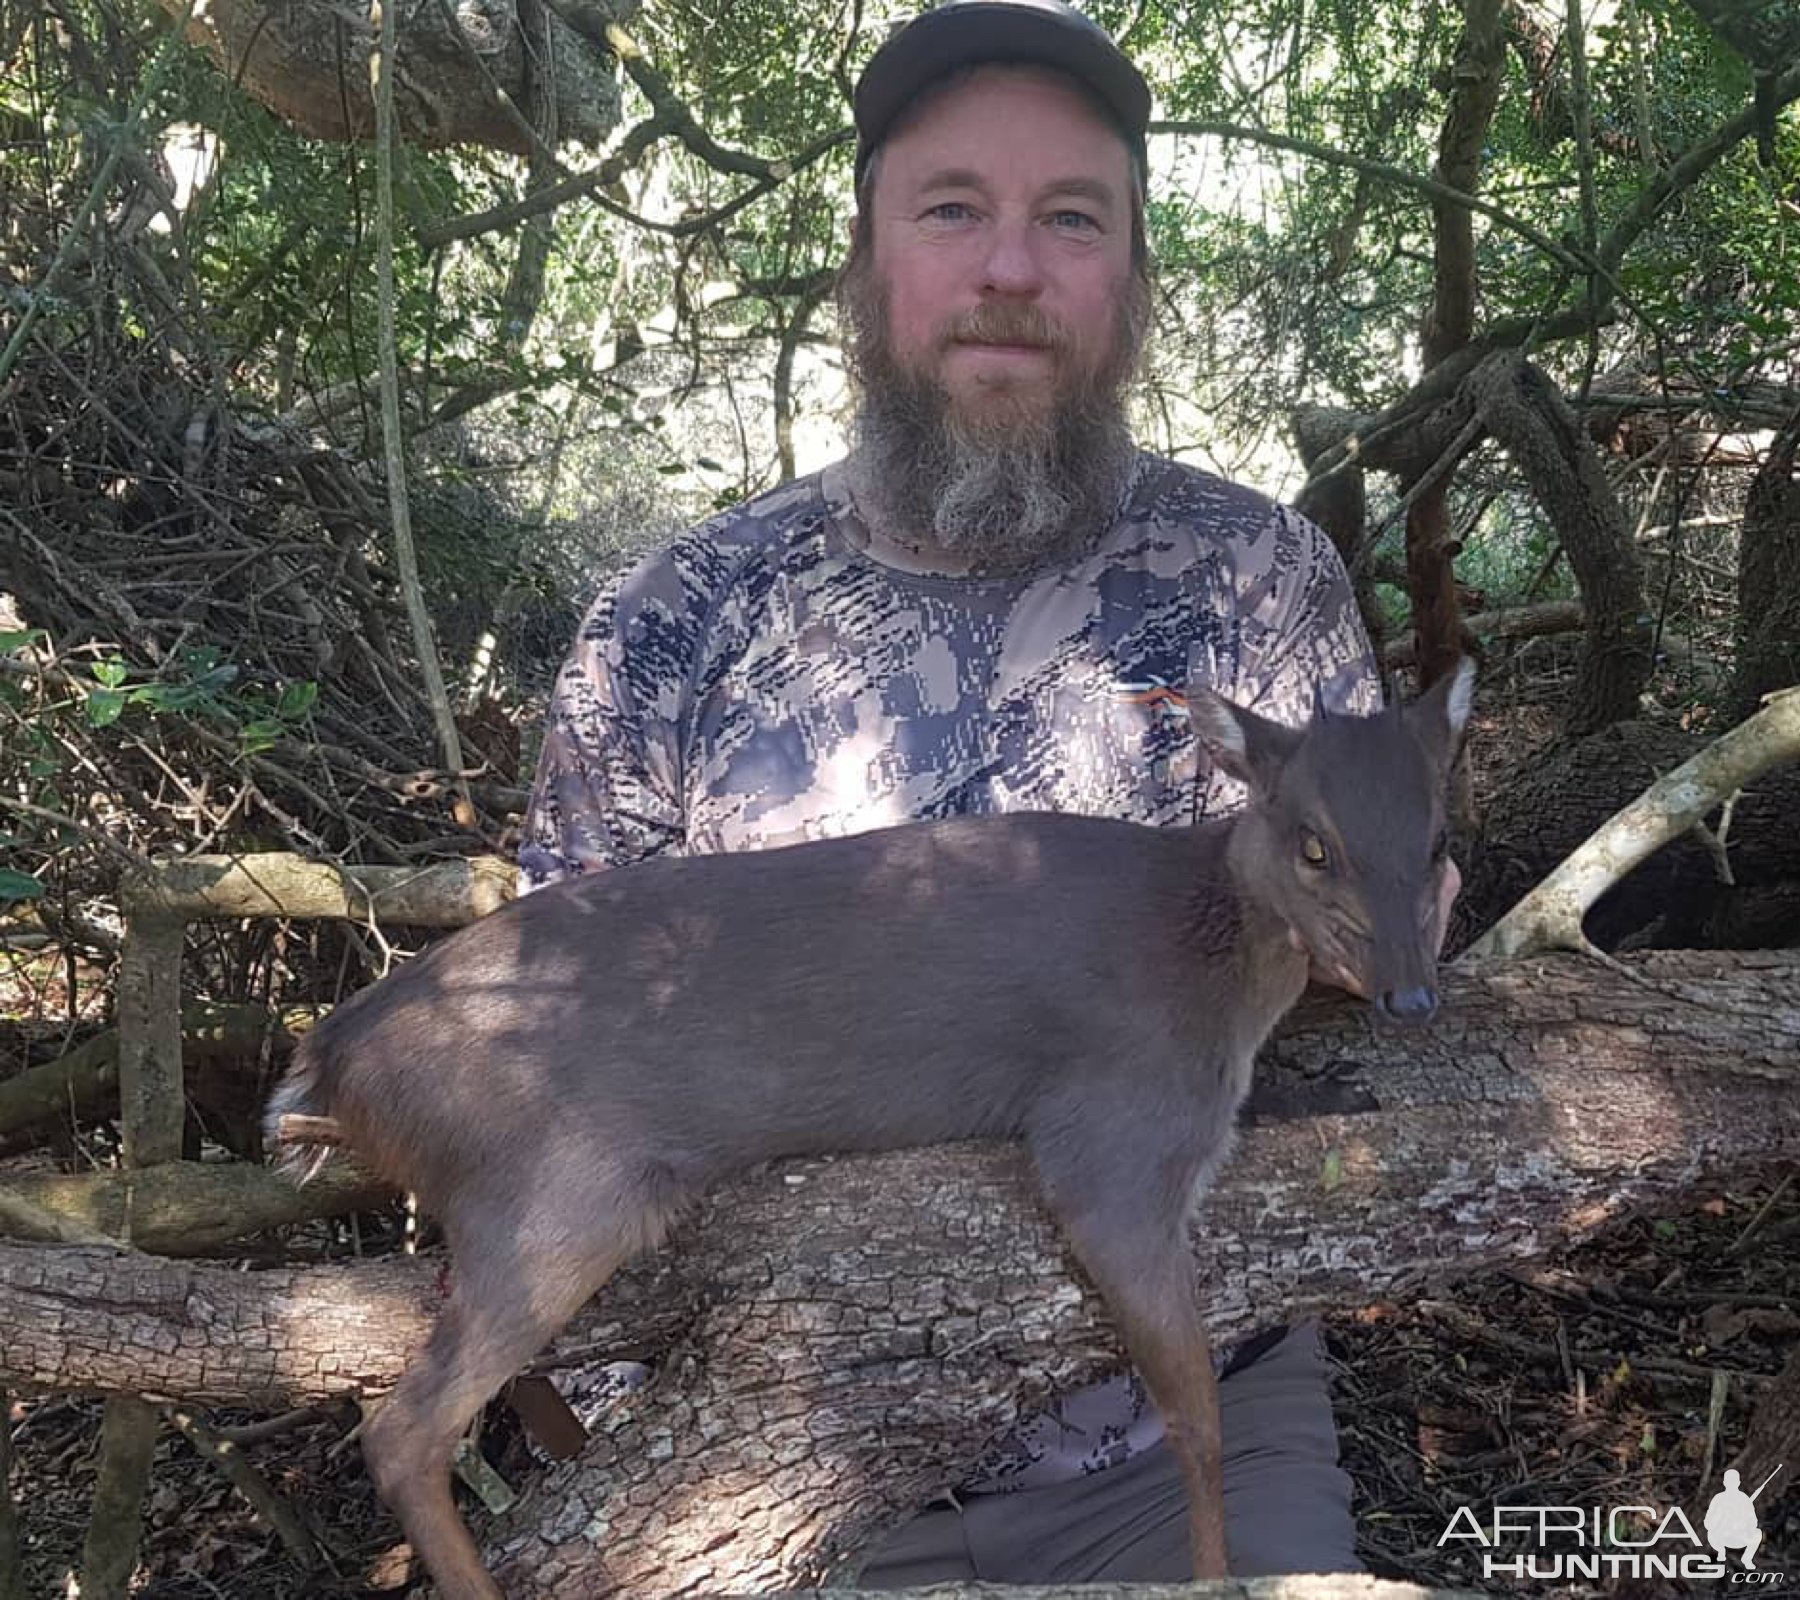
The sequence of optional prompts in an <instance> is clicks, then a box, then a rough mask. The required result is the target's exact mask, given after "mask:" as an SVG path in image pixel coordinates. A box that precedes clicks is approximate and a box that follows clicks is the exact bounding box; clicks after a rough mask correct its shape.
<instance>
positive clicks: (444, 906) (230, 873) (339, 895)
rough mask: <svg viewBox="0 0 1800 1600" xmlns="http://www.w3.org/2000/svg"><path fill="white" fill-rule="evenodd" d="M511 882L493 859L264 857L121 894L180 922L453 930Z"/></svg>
mask: <svg viewBox="0 0 1800 1600" xmlns="http://www.w3.org/2000/svg"><path fill="white" fill-rule="evenodd" d="M517 877H518V873H517V870H516V869H515V868H514V867H512V866H511V865H510V864H509V863H507V862H505V861H502V860H500V859H499V858H498V857H495V856H481V857H476V858H472V859H469V860H465V861H437V862H433V863H431V864H430V865H429V866H423V867H345V866H337V865H335V864H334V863H332V862H329V861H319V860H316V859H314V858H312V857H308V856H304V855H294V854H290V853H288V852H285V851H271V852H269V853H267V854H256V855H235V856H187V857H184V858H183V859H181V860H179V861H166V862H161V863H159V864H158V866H157V869H156V871H155V872H153V873H146V874H144V875H143V876H142V877H141V878H138V879H135V880H133V881H132V882H131V883H130V884H129V886H128V888H129V892H130V894H131V895H132V896H135V897H138V898H142V899H144V900H148V901H151V902H153V903H154V904H156V905H157V906H159V907H161V908H163V909H166V910H168V911H171V912H179V913H180V914H181V915H182V916H184V917H223V918H226V919H235V918H238V917H342V918H346V919H347V920H349V921H352V922H375V921H380V922H386V923H399V924H402V925H404V926H407V927H418V928H460V927H461V926H462V925H463V924H464V923H465V922H473V921H474V920H475V919H476V918H477V917H480V916H485V915H486V914H487V913H488V912H490V911H493V910H496V909H497V908H498V907H499V906H501V905H503V904H504V903H505V902H506V901H508V900H510V899H511V898H512V896H513V890H514V887H515V884H516V881H517Z"/></svg>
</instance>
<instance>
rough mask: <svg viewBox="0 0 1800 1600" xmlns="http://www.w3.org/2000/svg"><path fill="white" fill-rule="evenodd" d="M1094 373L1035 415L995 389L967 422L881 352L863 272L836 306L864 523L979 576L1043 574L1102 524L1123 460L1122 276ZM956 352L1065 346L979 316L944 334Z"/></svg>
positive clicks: (1145, 302) (1011, 322)
mask: <svg viewBox="0 0 1800 1600" xmlns="http://www.w3.org/2000/svg"><path fill="white" fill-rule="evenodd" d="M1121 302H1122V303H1121V306H1120V310H1119V314H1118V318H1117V322H1116V325H1115V327H1114V329H1113V334H1112V348H1111V350H1110V351H1109V352H1108V355H1107V359H1106V360H1105V361H1104V362H1103V363H1102V364H1101V365H1100V366H1099V367H1098V368H1096V369H1095V370H1092V371H1090V372H1086V373H1082V374H1080V375H1078V376H1077V377H1076V378H1075V379H1074V380H1073V381H1069V380H1066V379H1065V380H1063V381H1062V382H1061V383H1060V384H1059V387H1058V390H1057V392H1056V393H1055V394H1054V395H1053V396H1052V397H1051V398H1050V401H1049V403H1048V404H1046V403H1044V402H1043V401H1042V399H1041V398H1040V397H1038V396H1035V395H1032V394H1008V393H1006V392H1005V391H1004V390H1000V389H996V390H995V391H994V392H993V393H991V394H989V395H988V396H987V397H986V398H985V401H984V403H983V404H981V405H980V406H979V407H978V408H976V407H967V408H965V405H964V403H963V402H960V401H958V400H957V399H955V398H954V397H953V396H952V395H951V394H950V393H949V391H948V390H947V389H945V388H944V386H943V385H942V384H940V383H939V382H938V381H937V380H936V379H935V378H933V377H932V376H931V375H930V374H929V373H927V372H925V371H922V370H918V369H916V368H913V367H910V366H908V365H907V364H905V363H904V362H903V361H902V360H901V359H900V358H899V356H898V355H897V354H896V353H895V351H894V348H893V345H892V343H891V341H890V340H889V338H888V306H887V294H886V292H885V290H884V288H883V287H882V286H881V285H879V284H876V283H875V282H873V281H872V274H871V273H870V272H869V270H868V265H867V262H866V261H865V262H862V263H859V264H857V265H856V266H853V267H852V268H851V269H850V270H849V271H848V272H847V273H846V275H845V278H844V283H843V288H842V294H841V298H840V305H841V309H842V311H843V313H844V317H845V322H846V328H847V332H848V335H849V358H850V369H851V373H852V376H853V377H854V379H855V380H856V383H857V386H858V390H859V396H858V399H859V405H858V411H857V420H856V445H857V449H856V462H855V477H854V482H855V486H856V491H857V496H858V501H859V504H860V505H861V509H862V511H863V514H864V516H865V517H866V518H867V519H868V520H869V521H871V522H872V523H873V524H874V525H875V527H876V528H877V529H878V530H879V531H880V532H881V533H883V534H885V535H887V536H888V537H890V538H893V539H896V540H898V541H899V542H901V543H906V542H908V541H915V542H916V541H918V540H920V539H922V538H928V539H929V540H930V541H931V542H932V543H934V544H935V545H936V546H937V547H938V548H939V549H941V550H943V551H945V552H948V553H951V554H954V555H956V556H958V557H959V558H961V559H962V560H964V561H966V562H967V563H968V565H969V566H970V567H971V568H974V569H978V570H980V571H985V572H1017V571H1022V570H1027V569H1031V568H1038V567H1044V566H1049V565H1053V564H1055V563H1057V562H1059V561H1063V560H1067V559H1069V558H1071V557H1074V556H1077V555H1080V554H1081V553H1082V552H1084V551H1085V550H1087V549H1088V548H1090V547H1091V546H1092V545H1093V543H1094V542H1095V540H1096V539H1097V538H1098V537H1099V535H1100V533H1101V531H1102V530H1103V529H1105V528H1106V527H1107V526H1109V525H1110V523H1111V522H1112V520H1113V517H1114V516H1115V514H1116V513H1117V511H1118V506H1119V499H1120V496H1121V495H1122V493H1123V492H1124V489H1125V485H1126V482H1127V480H1128V479H1129V477H1130V473H1131V467H1132V462H1133V460H1134V458H1135V455H1136V448H1135V446H1134V445H1133V443H1132V439H1131V432H1130V428H1129V427H1128V425H1127V423H1126V419H1125V400H1124V395H1125V389H1126V386H1127V384H1128V383H1129V382H1130V380H1131V377H1132V374H1133V373H1134V372H1135V371H1136V369H1137V363H1138V357H1139V355H1140V353H1141V350H1142V347H1143V342H1144V330H1145V327H1146V324H1147V322H1148V312H1149V290H1148V287H1147V286H1146V285H1145V284H1144V283H1143V281H1142V279H1141V278H1138V277H1136V276H1135V275H1134V277H1133V278H1132V280H1131V285H1130V287H1129V289H1128V291H1127V292H1126V293H1125V294H1124V295H1123V296H1122V297H1121ZM956 339H964V340H970V339H973V340H981V341H987V342H994V343H1003V344H1005V343H1017V344H1029V345H1041V346H1045V347H1048V348H1049V349H1050V351H1051V353H1052V355H1053V356H1054V357H1056V358H1057V359H1059V360H1061V361H1067V360H1068V357H1069V350H1068V340H1067V338H1066V336H1064V335H1062V334H1061V333H1060V331H1059V330H1058V329H1057V328H1056V326H1055V325H1054V324H1053V323H1052V322H1051V321H1050V319H1049V318H1047V317H1046V316H1045V315H1044V314H1043V312H1041V311H1040V310H1039V309H1038V308H1036V307H1035V306H1028V305H1021V306H1014V305H993V304H989V305H984V306H982V307H981V308H979V309H978V310H977V311H975V312H973V313H972V314H970V315H969V316H966V317H963V318H959V319H956V320H955V321H953V322H952V323H950V324H949V326H948V327H947V328H946V329H945V330H943V337H942V339H941V340H940V348H948V345H949V343H950V342H952V341H953V340H956Z"/></svg>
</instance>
